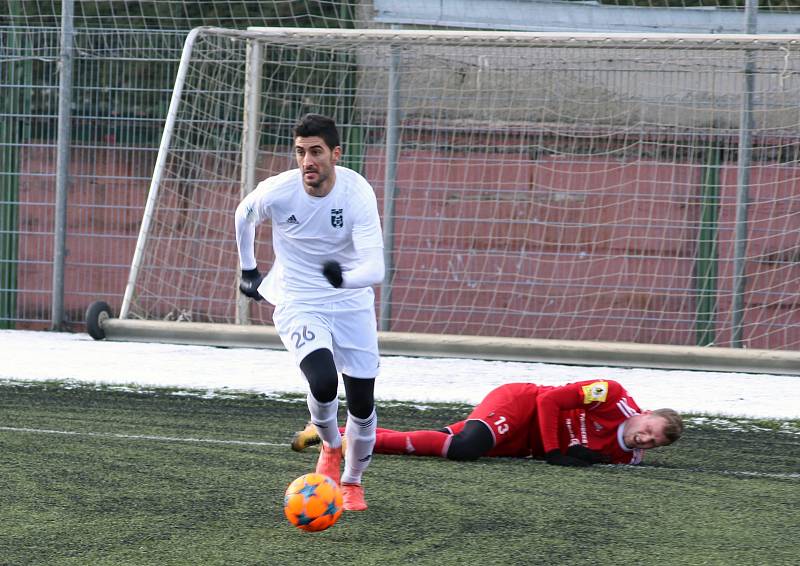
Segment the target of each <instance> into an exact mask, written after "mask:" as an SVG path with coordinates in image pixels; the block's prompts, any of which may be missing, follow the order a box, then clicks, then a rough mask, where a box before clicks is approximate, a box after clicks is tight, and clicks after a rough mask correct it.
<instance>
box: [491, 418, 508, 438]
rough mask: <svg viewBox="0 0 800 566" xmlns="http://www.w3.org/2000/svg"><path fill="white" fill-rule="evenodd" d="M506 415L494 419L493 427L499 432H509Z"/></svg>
mask: <svg viewBox="0 0 800 566" xmlns="http://www.w3.org/2000/svg"><path fill="white" fill-rule="evenodd" d="M506 420H507V419H506V418H505V417H496V418H494V419H493V420H492V427H493V428H494V431H495V432H496V433H497V434H505V433H507V432H508V428H509V427H508V423H507V422H506Z"/></svg>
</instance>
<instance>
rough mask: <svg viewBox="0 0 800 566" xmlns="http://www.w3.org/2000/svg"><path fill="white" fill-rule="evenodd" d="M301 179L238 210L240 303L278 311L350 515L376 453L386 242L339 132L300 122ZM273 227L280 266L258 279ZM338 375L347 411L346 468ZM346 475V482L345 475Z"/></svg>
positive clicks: (258, 192)
mask: <svg viewBox="0 0 800 566" xmlns="http://www.w3.org/2000/svg"><path fill="white" fill-rule="evenodd" d="M293 133H294V152H295V157H296V159H297V165H298V168H297V169H292V170H290V171H286V172H284V173H280V174H278V175H275V176H273V177H270V178H268V179H266V180H265V181H262V182H261V183H259V184H258V186H257V187H256V189H255V190H254V191H253V192H252V193H250V194H249V195H247V196H246V197H245V198H244V199H243V200H242V201H241V203H240V204H239V206H238V207H237V209H236V216H235V222H236V243H237V246H238V249H239V261H240V265H241V269H242V278H241V284H240V286H239V288H240V290H241V292H242V293H244V294H245V295H247V296H248V297H251V298H252V299H255V300H257V301H258V300H261V299H262V297H263V298H265V299H266V300H267V301H269V302H270V303H272V304H273V305H275V312H274V314H273V322H274V323H275V328H276V329H277V331H278V334H279V335H280V337H281V340H282V342H283V344H284V346H285V347H286V349H287V350H289V351H290V352H292V353H293V354H294V357H295V361H296V363H297V364H298V366H299V367H300V370H301V371H302V373H303V375H304V376H305V378H306V380H307V381H308V385H309V393H308V396H307V402H308V409H309V412H310V414H311V422H312V423H313V424H314V425H315V427H316V429H317V431H318V432H319V436H320V438H321V439H322V451H321V452H320V457H319V460H318V462H317V468H316V471H317V472H319V473H323V474H325V475H327V476H330V477H331V478H333V480H334V481H336V482H337V483H339V484H340V485H341V487H342V493H343V496H344V508H345V509H346V510H349V511H360V510H363V509H366V508H367V504H366V501H365V499H364V490H363V487H362V485H361V476H362V474H363V472H364V470H365V469H366V468H367V466H368V465H369V462H370V459H371V457H372V450H373V447H374V445H375V430H376V426H377V417H376V414H375V401H374V384H375V378H376V377H377V375H378V368H379V355H378V333H377V324H376V319H375V293H374V291H373V289H372V285H375V284H376V283H379V282H380V281H382V280H383V276H384V270H385V269H384V261H383V235H382V232H381V225H380V218H379V216H378V205H377V200H376V198H375V191H374V190H373V188H372V186H371V185H370V184H369V183H368V182H367V181H366V180H365V179H364V178H363V177H362V176H361V175H359V174H358V173H356V172H355V171H353V170H351V169H347V168H345V167H340V166H338V165H336V162H337V161H338V160H339V158H340V157H341V155H342V148H341V146H340V142H339V132H338V130H337V127H336V124H335V122H334V121H333V120H332V119H330V118H328V117H325V116H322V115H319V114H307V115H305V116H303V117H302V118H301V119H300V120H299V122H298V123H297V125H296V126H295V128H294V132H293ZM266 220H270V221H271V223H272V246H273V249H274V252H275V262H274V263H273V265H272V268H271V269H270V271H269V274H268V275H267V276H266V277H264V278H263V279H262V277H261V274H260V272H259V271H258V266H257V262H256V257H255V250H254V241H255V233H256V226H257V225H258V224H260V223H261V222H264V221H266ZM338 372H341V373H342V381H343V382H344V388H345V398H346V401H347V423H346V427H345V433H344V435H345V437H346V440H347V442H346V443H345V444H346V449H345V454H344V472H343V473H342V472H340V469H341V463H342V436H341V433H340V432H339V426H338V419H337V410H338V397H337V389H338V383H339V380H338ZM340 474H341V475H340Z"/></svg>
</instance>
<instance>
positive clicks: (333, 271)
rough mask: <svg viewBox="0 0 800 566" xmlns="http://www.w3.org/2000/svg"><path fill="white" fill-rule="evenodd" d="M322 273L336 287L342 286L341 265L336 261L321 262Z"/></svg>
mask: <svg viewBox="0 0 800 566" xmlns="http://www.w3.org/2000/svg"><path fill="white" fill-rule="evenodd" d="M322 274H323V275H324V276H325V279H327V280H328V282H329V283H330V284H331V285H333V286H334V287H336V288H337V289H338V288H339V287H341V286H342V281H343V279H342V266H341V264H340V263H339V262H338V261H334V260H331V261H326V262H325V263H324V264H322Z"/></svg>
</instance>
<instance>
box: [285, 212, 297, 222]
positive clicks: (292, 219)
mask: <svg viewBox="0 0 800 566" xmlns="http://www.w3.org/2000/svg"><path fill="white" fill-rule="evenodd" d="M286 223H287V224H300V221H299V220H297V218H295V217H294V214H292V215H291V216H290V217H289V218H287V219H286Z"/></svg>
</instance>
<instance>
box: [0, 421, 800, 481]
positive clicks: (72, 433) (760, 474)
mask: <svg viewBox="0 0 800 566" xmlns="http://www.w3.org/2000/svg"><path fill="white" fill-rule="evenodd" d="M0 431H6V432H24V433H34V434H61V435H66V436H88V437H94V438H117V439H122V440H155V441H158V442H186V443H197V444H227V445H238V446H274V447H279V448H280V447H287V445H286V444H285V443H277V442H258V441H254V440H220V439H216V438H191V437H189V438H186V437H183V438H182V437H177V436H156V435H150V434H119V433H113V432H78V431H70V430H52V429H45V428H18V427H13V426H0ZM609 467H619V468H625V469H636V470H665V469H669V470H675V471H679V472H699V473H706V474H722V475H726V476H748V477H757V478H778V479H800V473H794V472H785V473H782V472H747V471H740V470H706V469H703V468H658V467H655V466H647V465H644V466H642V465H640V466H609Z"/></svg>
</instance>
